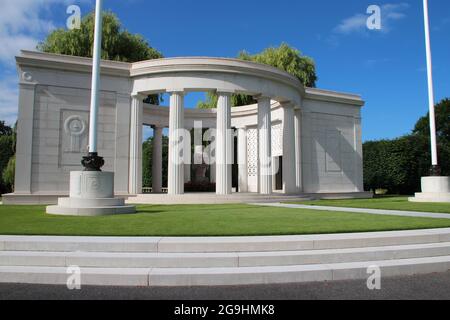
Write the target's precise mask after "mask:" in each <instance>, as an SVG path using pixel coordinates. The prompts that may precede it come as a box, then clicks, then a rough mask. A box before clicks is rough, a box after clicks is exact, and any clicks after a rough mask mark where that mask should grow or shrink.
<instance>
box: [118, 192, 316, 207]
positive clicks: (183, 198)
mask: <svg viewBox="0 0 450 320" xmlns="http://www.w3.org/2000/svg"><path fill="white" fill-rule="evenodd" d="M199 199H201V200H200V201H199ZM312 199H313V198H312V197H310V196H305V195H285V194H281V193H280V194H272V195H261V194H256V193H233V194H231V195H216V194H215V193H186V194H182V195H168V194H138V195H136V196H133V197H129V198H128V199H127V201H126V202H127V203H129V204H153V205H155V204H158V205H167V204H171V205H174V204H199V203H201V204H226V203H228V204H230V203H233V204H239V203H249V202H258V203H264V202H283V201H307V200H312Z"/></svg>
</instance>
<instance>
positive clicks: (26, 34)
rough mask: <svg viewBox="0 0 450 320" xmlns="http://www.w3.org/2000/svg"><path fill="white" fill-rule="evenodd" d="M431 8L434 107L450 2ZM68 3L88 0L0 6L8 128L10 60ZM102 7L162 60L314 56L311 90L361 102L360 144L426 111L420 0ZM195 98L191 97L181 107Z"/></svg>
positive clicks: (405, 129)
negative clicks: (371, 17) (378, 22)
mask: <svg viewBox="0 0 450 320" xmlns="http://www.w3.org/2000/svg"><path fill="white" fill-rule="evenodd" d="M429 2H430V19H431V31H432V34H431V37H432V49H433V64H434V84H435V94H436V100H437V101H438V100H440V99H442V98H444V97H450V77H449V76H448V75H449V74H450V59H449V58H450V41H449V40H450V39H449V37H450V1H448V0H429ZM69 4H77V5H79V6H80V7H81V10H82V13H83V14H85V13H87V12H89V11H90V10H92V8H93V6H94V1H93V0H92V1H90V0H79V1H69V0H3V1H2V10H1V11H0V42H1V43H2V45H1V46H0V119H6V120H7V121H8V122H10V123H11V122H12V121H14V119H15V116H16V112H17V76H16V71H15V66H14V59H13V56H14V55H15V54H16V53H17V52H18V50H19V49H20V48H27V49H29V48H33V47H34V46H35V44H36V43H37V42H38V41H39V40H42V39H43V38H44V36H45V34H46V33H47V32H48V31H49V30H51V29H52V28H55V27H62V26H64V25H65V21H66V19H67V17H68V15H67V14H66V8H67V6H68V5H69ZM369 5H379V6H380V7H381V8H382V30H381V31H369V30H368V29H367V28H366V27H365V21H366V17H368V15H367V14H366V10H367V7H368V6H369ZM104 6H105V8H106V9H111V10H112V11H114V12H115V13H116V14H117V15H118V16H119V18H120V19H121V20H122V22H123V24H124V26H125V27H126V28H127V29H128V30H129V31H130V32H133V33H141V34H142V35H143V36H144V37H145V38H146V39H147V40H148V41H149V42H150V44H151V45H152V46H153V47H155V48H157V49H158V50H160V51H161V52H162V53H163V54H164V55H165V56H167V57H173V56H223V57H235V56H236V55H237V53H238V52H239V51H240V50H244V49H245V50H247V51H249V52H251V53H256V52H259V51H261V50H263V49H264V48H266V47H268V46H277V45H279V44H280V43H282V42H287V43H289V44H290V45H292V46H294V47H296V48H298V49H300V50H301V51H302V52H303V53H304V54H305V55H308V56H310V57H312V58H313V59H314V60H315V62H316V65H317V73H318V77H319V81H318V83H317V86H318V87H319V88H323V89H331V90H338V91H344V92H352V93H358V94H361V95H362V96H363V98H364V99H365V100H366V102H367V104H366V106H365V107H364V109H363V139H364V140H370V139H381V138H393V137H397V136H400V135H403V134H407V133H409V132H410V131H411V129H412V127H413V125H414V123H415V122H416V120H417V119H418V118H419V117H420V116H422V115H424V114H425V113H426V112H427V108H428V106H427V85H426V69H425V66H426V63H425V61H426V60H425V47H424V36H423V13H422V1H421V0H411V1H408V0H403V1H393V0H390V1H377V0H371V1H364V0H346V1H331V0H317V1H309V0H308V1H302V0H278V1H266V0H240V1H235V0H228V1H226V2H225V1H211V0H210V1H205V0H195V1H188V0H164V1H162V0H151V1H149V0H128V1H119V0H104ZM198 98H199V96H198V95H189V96H188V99H187V105H188V106H189V107H192V106H194V105H195V102H196V100H197V99H198Z"/></svg>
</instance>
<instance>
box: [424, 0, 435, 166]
mask: <svg viewBox="0 0 450 320" xmlns="http://www.w3.org/2000/svg"><path fill="white" fill-rule="evenodd" d="M423 13H424V20H425V21H424V22H425V45H426V50H427V74H428V104H429V109H430V137H431V162H432V163H431V164H432V166H433V169H436V168H437V167H438V154H437V144H436V120H435V113H434V89H433V65H432V61H431V44H430V20H429V17H428V0H423Z"/></svg>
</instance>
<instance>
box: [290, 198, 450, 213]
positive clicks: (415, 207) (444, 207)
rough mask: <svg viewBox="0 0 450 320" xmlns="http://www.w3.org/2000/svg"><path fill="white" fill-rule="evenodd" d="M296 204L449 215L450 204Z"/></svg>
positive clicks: (371, 201)
mask: <svg viewBox="0 0 450 320" xmlns="http://www.w3.org/2000/svg"><path fill="white" fill-rule="evenodd" d="M290 203H292V202H290ZM298 203H299V204H306V205H315V206H332V207H347V208H368V209H386V210H401V211H420V212H434V213H450V203H417V202H409V201H408V197H380V198H374V199H350V200H316V201H303V202H298Z"/></svg>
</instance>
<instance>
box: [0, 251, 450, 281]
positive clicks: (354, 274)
mask: <svg viewBox="0 0 450 320" xmlns="http://www.w3.org/2000/svg"><path fill="white" fill-rule="evenodd" d="M370 266H379V267H380V269H381V276H382V277H390V276H400V275H414V274H421V273H432V272H446V271H448V270H450V256H442V257H431V258H429V257H427V258H415V259H400V260H388V261H386V260H380V261H367V262H353V263H334V264H312V265H295V266H275V267H274V266H270V267H244V268H175V269H166V268H81V285H114V286H205V285H208V286H209V285H215V286H220V285H250V284H275V283H298V282H314V281H332V280H344V279H367V278H368V276H369V275H368V274H367V269H368V267H370ZM69 276H70V274H67V269H66V268H64V267H24V266H1V267H0V282H3V283H40V284H61V285H64V284H66V283H67V279H68V277H69Z"/></svg>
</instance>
